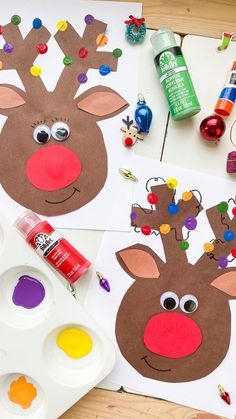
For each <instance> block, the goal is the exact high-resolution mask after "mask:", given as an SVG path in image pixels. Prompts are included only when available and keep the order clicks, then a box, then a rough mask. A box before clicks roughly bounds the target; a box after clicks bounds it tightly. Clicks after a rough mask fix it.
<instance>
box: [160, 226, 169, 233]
mask: <svg viewBox="0 0 236 419" xmlns="http://www.w3.org/2000/svg"><path fill="white" fill-rule="evenodd" d="M169 232H170V224H161V225H160V233H161V234H168V233H169Z"/></svg>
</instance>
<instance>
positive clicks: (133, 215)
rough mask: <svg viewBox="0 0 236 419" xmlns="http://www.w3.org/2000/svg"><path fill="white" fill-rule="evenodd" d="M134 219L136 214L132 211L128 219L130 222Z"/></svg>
mask: <svg viewBox="0 0 236 419" xmlns="http://www.w3.org/2000/svg"><path fill="white" fill-rule="evenodd" d="M136 218H137V214H136V212H135V211H132V212H131V214H130V219H131V221H134V220H136Z"/></svg>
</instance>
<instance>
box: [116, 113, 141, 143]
mask: <svg viewBox="0 0 236 419" xmlns="http://www.w3.org/2000/svg"><path fill="white" fill-rule="evenodd" d="M122 121H123V122H124V124H125V125H126V127H127V128H124V127H121V129H120V130H121V131H122V132H124V135H123V138H122V143H123V144H124V146H125V147H132V146H133V145H134V144H135V143H136V142H137V140H143V138H144V136H143V134H142V133H141V132H140V133H138V130H137V127H136V125H132V124H133V122H134V121H133V119H132V120H130V118H129V116H128V115H127V117H126V119H124V118H123V119H122Z"/></svg>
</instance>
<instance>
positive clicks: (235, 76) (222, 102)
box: [214, 61, 236, 116]
mask: <svg viewBox="0 0 236 419" xmlns="http://www.w3.org/2000/svg"><path fill="white" fill-rule="evenodd" d="M235 101H236V61H234V62H233V65H232V67H231V70H230V73H229V75H228V77H227V80H226V83H225V85H224V87H223V89H222V90H221V93H220V96H219V99H218V101H217V103H216V106H215V109H214V111H215V112H216V113H217V114H218V115H221V116H229V115H230V114H231V111H232V109H233V106H234V103H235Z"/></svg>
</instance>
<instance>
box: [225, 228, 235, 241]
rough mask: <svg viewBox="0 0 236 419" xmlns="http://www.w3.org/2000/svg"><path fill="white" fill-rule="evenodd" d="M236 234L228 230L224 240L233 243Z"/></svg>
mask: <svg viewBox="0 0 236 419" xmlns="http://www.w3.org/2000/svg"><path fill="white" fill-rule="evenodd" d="M234 237H235V234H234V232H233V231H232V230H227V231H225V232H224V239H225V241H227V242H231V241H232V240H234Z"/></svg>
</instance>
